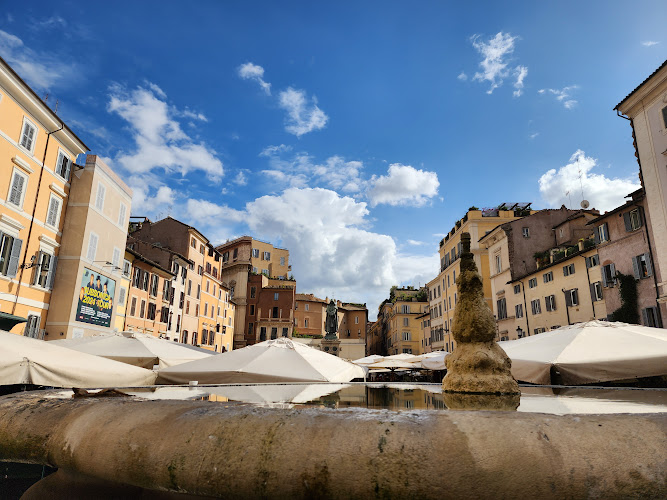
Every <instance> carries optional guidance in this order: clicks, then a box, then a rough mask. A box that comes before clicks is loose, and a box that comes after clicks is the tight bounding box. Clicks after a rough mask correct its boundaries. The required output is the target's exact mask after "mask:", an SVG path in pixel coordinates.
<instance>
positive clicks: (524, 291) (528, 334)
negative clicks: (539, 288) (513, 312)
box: [519, 281, 530, 337]
mask: <svg viewBox="0 0 667 500" xmlns="http://www.w3.org/2000/svg"><path fill="white" fill-rule="evenodd" d="M519 283H520V284H521V290H523V310H524V314H525V315H526V335H527V336H528V337H530V326H529V324H528V304H526V287H525V286H524V285H523V281H519Z"/></svg>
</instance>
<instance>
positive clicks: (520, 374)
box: [498, 321, 667, 385]
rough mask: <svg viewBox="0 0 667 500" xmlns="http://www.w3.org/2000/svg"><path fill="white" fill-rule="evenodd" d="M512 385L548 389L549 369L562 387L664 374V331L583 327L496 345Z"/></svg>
mask: <svg viewBox="0 0 667 500" xmlns="http://www.w3.org/2000/svg"><path fill="white" fill-rule="evenodd" d="M498 345H500V347H502V348H503V349H504V350H505V352H506V353H507V355H508V356H509V357H510V359H511V360H512V375H514V378H516V379H517V380H521V381H524V382H531V383H534V384H548V383H549V382H550V380H551V379H550V373H551V368H552V367H555V368H556V369H557V370H558V371H559V372H560V375H561V380H562V383H563V384H566V385H567V384H590V383H595V382H608V381H612V380H627V379H634V378H640V377H653V376H660V375H666V374H667V331H665V330H663V329H661V328H650V327H646V326H639V325H629V324H626V323H618V322H607V321H589V322H586V323H577V324H575V325H571V326H565V327H562V328H559V329H557V330H552V331H550V332H545V333H541V334H539V335H535V336H531V337H524V338H522V339H518V340H508V341H504V342H499V343H498Z"/></svg>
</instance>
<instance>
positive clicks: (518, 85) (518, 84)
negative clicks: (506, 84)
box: [514, 66, 528, 97]
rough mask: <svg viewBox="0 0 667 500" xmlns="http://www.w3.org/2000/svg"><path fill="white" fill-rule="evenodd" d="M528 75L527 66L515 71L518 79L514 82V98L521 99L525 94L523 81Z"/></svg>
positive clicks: (517, 68)
mask: <svg viewBox="0 0 667 500" xmlns="http://www.w3.org/2000/svg"><path fill="white" fill-rule="evenodd" d="M527 75H528V68H526V67H525V66H517V67H516V68H515V69H514V77H515V78H516V80H515V82H514V88H515V89H516V90H515V91H514V97H519V96H521V94H523V80H524V78H526V76H527Z"/></svg>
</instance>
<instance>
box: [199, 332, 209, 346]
mask: <svg viewBox="0 0 667 500" xmlns="http://www.w3.org/2000/svg"><path fill="white" fill-rule="evenodd" d="M201 343H202V344H204V345H206V344H208V330H206V329H205V328H202V330H201Z"/></svg>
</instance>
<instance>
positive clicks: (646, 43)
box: [642, 40, 660, 47]
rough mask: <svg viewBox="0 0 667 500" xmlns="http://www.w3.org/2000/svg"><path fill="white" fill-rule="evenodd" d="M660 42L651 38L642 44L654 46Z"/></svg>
mask: <svg viewBox="0 0 667 500" xmlns="http://www.w3.org/2000/svg"><path fill="white" fill-rule="evenodd" d="M659 43H660V42H653V41H650V40H646V41H645V42H642V45H643V46H644V47H653V46H654V45H658V44H659Z"/></svg>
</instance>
